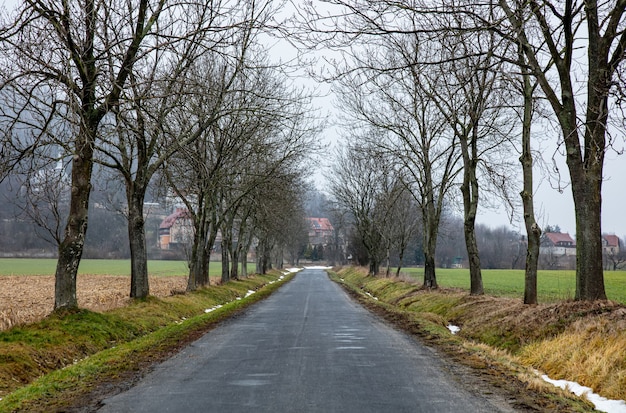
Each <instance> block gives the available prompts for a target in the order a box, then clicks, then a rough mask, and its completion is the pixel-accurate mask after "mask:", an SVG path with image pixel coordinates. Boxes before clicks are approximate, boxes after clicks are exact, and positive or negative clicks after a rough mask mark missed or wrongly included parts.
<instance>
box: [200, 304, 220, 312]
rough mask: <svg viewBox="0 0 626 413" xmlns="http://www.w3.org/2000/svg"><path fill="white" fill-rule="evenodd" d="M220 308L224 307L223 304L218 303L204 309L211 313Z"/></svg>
mask: <svg viewBox="0 0 626 413" xmlns="http://www.w3.org/2000/svg"><path fill="white" fill-rule="evenodd" d="M218 308H222V305H221V304H218V305H216V306H214V307H211V308H207V309H206V310H204V312H205V313H210V312H212V311H215V310H217V309H218Z"/></svg>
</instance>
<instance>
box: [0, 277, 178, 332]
mask: <svg viewBox="0 0 626 413" xmlns="http://www.w3.org/2000/svg"><path fill="white" fill-rule="evenodd" d="M0 283H1V284H2V288H1V289H0V331H1V330H6V329H7V328H10V327H12V326H14V325H19V324H25V323H32V322H35V321H39V320H41V319H42V318H44V317H46V316H47V315H48V314H50V313H51V312H52V309H53V307H54V276H23V275H20V276H2V277H0ZM186 287H187V278H186V277H182V276H176V277H174V276H172V277H150V295H152V296H155V297H167V296H170V295H172V293H173V292H175V291H184V290H185V288H186ZM76 288H77V293H76V295H77V298H78V305H79V307H81V308H86V309H89V310H93V311H106V310H110V309H113V308H118V307H122V306H124V305H126V304H128V302H129V300H130V298H129V294H130V277H121V276H107V275H86V276H79V277H78V280H77V285H76Z"/></svg>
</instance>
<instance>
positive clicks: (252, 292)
mask: <svg viewBox="0 0 626 413" xmlns="http://www.w3.org/2000/svg"><path fill="white" fill-rule="evenodd" d="M255 292H256V291H253V290H248V292H247V293H246V296H245V297H244V298H247V297H250V296H251V295H252V294H254V293H255Z"/></svg>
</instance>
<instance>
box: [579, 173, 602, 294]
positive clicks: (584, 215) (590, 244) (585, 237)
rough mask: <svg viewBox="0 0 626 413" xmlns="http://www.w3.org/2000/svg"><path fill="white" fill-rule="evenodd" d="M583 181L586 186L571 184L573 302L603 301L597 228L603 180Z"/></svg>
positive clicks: (598, 232) (600, 247)
mask: <svg viewBox="0 0 626 413" xmlns="http://www.w3.org/2000/svg"><path fill="white" fill-rule="evenodd" d="M574 179H575V178H573V177H572V180H574ZM584 181H586V183H587V185H584V184H583V185H581V184H580V183H574V182H573V183H572V192H574V205H575V207H576V300H606V292H605V287H604V272H603V268H602V229H601V225H600V218H601V214H600V208H601V204H602V201H601V198H600V186H601V181H602V179H601V177H599V178H598V179H595V180H594V179H593V178H588V179H585V180H584ZM581 186H585V188H581Z"/></svg>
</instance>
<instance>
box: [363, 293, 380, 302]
mask: <svg viewBox="0 0 626 413" xmlns="http://www.w3.org/2000/svg"><path fill="white" fill-rule="evenodd" d="M365 294H366V295H368V296H369V297H371V298H373V299H374V300H376V301H378V297H374V296H373V295H372V294H370V293H368V292H367V291H366V292H365Z"/></svg>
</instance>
